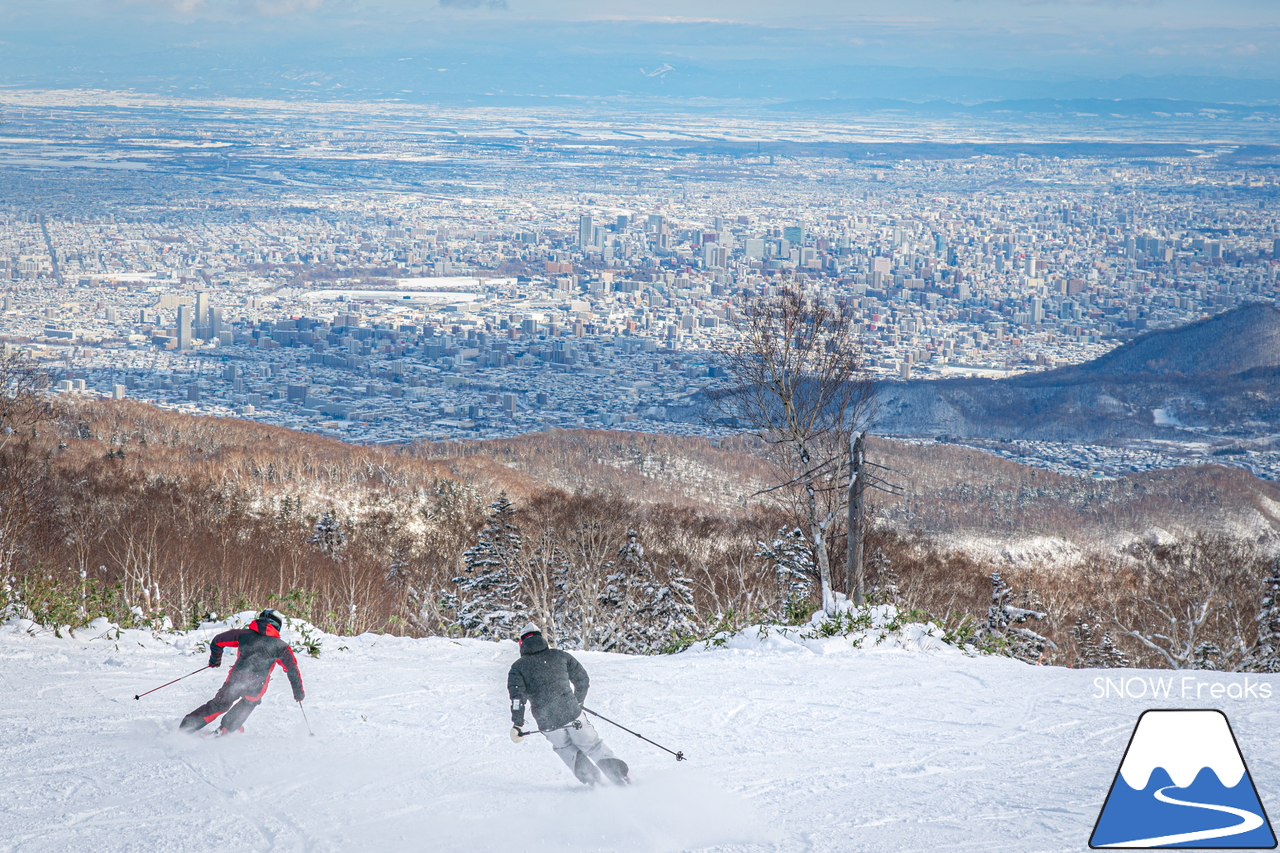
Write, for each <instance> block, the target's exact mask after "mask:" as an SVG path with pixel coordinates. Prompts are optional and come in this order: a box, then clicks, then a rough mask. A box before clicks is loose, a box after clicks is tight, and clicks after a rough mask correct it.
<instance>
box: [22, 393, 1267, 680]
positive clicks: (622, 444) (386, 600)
mask: <svg viewBox="0 0 1280 853" xmlns="http://www.w3.org/2000/svg"><path fill="white" fill-rule="evenodd" d="M870 453H871V454H872V456H873V457H874V458H875V459H876V460H877V461H878V462H879V463H880V464H882V465H883V466H884V467H885V468H886V470H889V471H892V472H893V473H892V474H891V475H890V476H892V478H893V479H895V480H896V481H897V482H898V483H899V484H901V485H903V486H904V488H903V489H902V492H903V494H902V496H901V497H896V496H892V495H887V494H885V495H881V496H880V497H878V498H877V499H876V504H875V506H874V507H873V512H872V514H873V517H874V519H875V522H876V523H875V526H874V529H873V530H872V531H871V533H870V534H869V537H868V540H867V555H868V556H867V567H868V583H869V589H870V593H871V597H872V600H873V601H875V602H881V603H892V604H894V605H896V606H897V607H898V608H900V609H901V611H902V612H903V613H905V614H912V615H913V618H920V619H932V620H933V621H935V622H936V623H938V624H939V625H941V626H943V627H944V629H945V630H946V631H947V632H948V636H950V637H951V638H952V639H953V640H954V641H955V642H961V643H963V642H968V643H974V644H976V645H980V646H981V645H985V646H986V647H987V648H990V649H991V650H995V651H1003V652H1005V653H1011V654H1017V655H1019V656H1021V657H1023V658H1024V659H1028V660H1029V661H1031V662H1039V663H1045V664H1050V663H1052V664H1062V665H1073V666H1080V665H1103V664H1111V665H1114V664H1121V663H1128V664H1135V665H1139V664H1140V665H1150V666H1171V667H1208V668H1222V669H1237V668H1254V669H1256V668H1261V667H1268V666H1273V665H1274V652H1267V650H1268V649H1271V648H1272V646H1271V645H1270V644H1272V643H1273V642H1274V635H1275V634H1276V632H1277V629H1280V625H1277V624H1276V616H1275V615H1274V614H1273V613H1272V610H1271V609H1270V602H1271V601H1272V597H1273V595H1274V593H1275V592H1277V591H1280V586H1277V585H1278V584H1280V581H1277V580H1275V578H1274V574H1275V573H1274V570H1273V568H1272V555H1273V552H1274V545H1275V539H1274V530H1275V523H1274V522H1275V519H1274V517H1273V516H1271V515H1270V512H1271V509H1270V507H1273V506H1274V505H1275V504H1273V503H1272V502H1273V501H1274V500H1275V498H1276V497H1277V496H1276V494H1275V490H1274V488H1273V487H1272V486H1270V485H1269V484H1265V483H1260V482H1259V481H1256V480H1253V478H1251V477H1249V475H1247V474H1246V473H1245V472H1240V471H1236V470H1234V469H1227V468H1217V467H1213V468H1205V469H1198V470H1197V471H1185V470H1184V471H1180V472H1155V473H1152V474H1148V475H1136V476H1134V477H1131V478H1124V479H1123V480H1120V481H1114V482H1110V483H1096V482H1091V481H1085V480H1080V479H1077V478H1070V477H1061V476H1058V475H1054V474H1050V473H1048V472H1044V471H1034V470H1032V469H1028V468H1025V467H1023V466H1019V465H1016V464H1015V463H1012V462H1009V461H1007V460H1002V459H997V458H995V457H991V456H987V455H985V454H981V453H979V452H977V451H972V450H967V449H960V448H953V447H945V446H939V445H904V444H899V443H893V442H883V441H881V442H874V443H872V445H871V450H870ZM769 477H770V472H769V470H768V467H767V465H766V464H765V463H763V462H762V461H761V456H760V454H759V453H758V448H756V447H754V446H753V444H752V442H751V440H749V439H733V440H719V441H716V440H710V439H707V440H691V439H687V438H678V439H677V438H674V437H661V436H645V435H639V434H621V433H606V432H591V431H582V432H561V431H556V432H548V433H540V434H535V435H530V436H524V437H522V438H519V439H509V440H506V441H503V442H486V443H484V444H478V443H477V444H433V445H418V446H407V447H361V446H352V445H348V444H344V443H342V442H339V441H336V440H331V439H327V438H323V437H318V436H313V435H308V434H302V433H297V432H293V431H289V430H285V429H281V428H277V427H269V426H264V425H261V424H256V423H252V422H247V421H238V420H222V419H212V418H198V417H193V416H189V415H185V414H180V413H175V412H168V411H163V410H159V409H156V408H152V407H149V406H145V405H142V404H138V403H132V402H127V401H125V402H109V401H59V402H58V403H57V404H56V405H54V406H52V407H51V408H50V409H49V410H48V412H47V416H45V417H44V419H43V420H41V421H40V422H39V423H36V424H34V425H32V427H31V428H30V429H23V430H16V431H14V432H12V433H11V434H8V435H6V436H5V437H4V441H3V445H2V446H0V496H3V497H2V498H0V577H2V578H3V589H2V594H3V595H4V597H5V598H4V599H3V600H0V605H3V606H6V607H7V608H8V609H9V610H10V611H21V613H22V615H25V616H27V617H28V618H33V619H35V621H37V622H39V623H41V624H43V625H46V626H52V627H56V626H60V625H62V626H65V625H77V624H85V623H86V622H87V621H89V620H91V619H92V618H94V617H95V616H98V615H106V616H108V617H109V618H110V619H111V620H112V621H114V622H116V623H118V624H122V625H139V626H150V627H153V628H156V629H157V630H160V629H163V628H164V627H165V626H185V627H190V626H193V625H196V624H198V623H199V622H200V621H202V620H205V619H208V618H209V617H210V616H211V615H214V614H216V615H226V614H227V613H230V612H235V611H238V610H244V609H252V608H259V607H267V606H273V607H277V608H279V609H281V610H283V611H285V612H287V613H288V614H289V615H290V616H293V617H297V618H301V619H305V620H307V621H309V622H311V623H313V624H315V625H317V626H319V627H321V628H322V629H324V630H325V631H328V632H332V633H338V634H355V633H360V632H365V631H377V632H390V633H396V634H408V635H415V636H421V635H431V634H452V635H467V636H494V637H498V636H509V634H510V631H511V629H512V628H514V627H515V625H514V624H513V623H514V622H515V621H523V620H524V619H526V618H532V619H534V620H535V621H539V622H540V623H541V624H543V625H545V626H546V627H547V629H548V631H549V632H550V633H551V634H552V635H553V636H554V637H555V638H556V640H557V641H558V642H559V643H560V644H562V645H564V646H565V647H569V648H597V649H613V650H619V651H630V652H660V651H670V650H674V649H677V648H680V647H682V646H683V645H686V644H687V643H689V642H691V641H693V640H695V639H697V638H705V637H708V636H711V635H714V634H716V633H717V632H721V631H725V630H734V629H736V628H739V627H741V626H743V625H746V624H750V623H753V622H770V623H792V624H795V623H799V622H802V621H804V620H805V619H807V617H808V615H809V614H810V613H811V612H812V611H813V610H814V609H815V608H816V598H815V597H814V596H815V590H814V577H813V566H814V555H813V554H812V553H811V548H810V547H809V545H808V543H807V542H806V541H805V539H804V537H803V536H797V535H796V534H795V533H794V530H795V527H796V522H795V518H794V517H793V516H792V514H791V513H790V511H789V509H788V507H787V505H786V504H785V502H782V501H778V500H774V499H772V498H771V497H770V496H769V495H768V494H765V495H760V494H757V493H758V492H759V491H760V489H761V487H762V484H764V483H767V481H768V480H769ZM1157 523H1159V526H1160V527H1161V529H1163V530H1172V531H1175V533H1176V535H1170V536H1167V537H1154V538H1153V537H1145V538H1144V537H1143V536H1142V535H1141V534H1142V533H1143V531H1146V530H1148V529H1149V528H1151V527H1153V526H1155V525H1157ZM1126 530H1127V531H1130V534H1129V535H1128V538H1127V539H1125V538H1124V537H1119V538H1117V537H1118V534H1119V533H1121V532H1123V531H1126ZM1104 532H1106V536H1104V535H1103V534H1104ZM1133 534H1138V535H1133ZM1031 535H1034V536H1061V537H1065V538H1064V539H1063V541H1067V540H1068V539H1072V537H1074V539H1073V540H1072V541H1074V542H1075V543H1076V544H1075V545H1074V546H1073V548H1072V549H1069V550H1068V551H1066V552H1065V556H1063V557H1061V558H1060V559H1057V560H1056V561H1037V560H1031V561H1022V562H1019V561H1016V560H1013V561H1011V560H1009V559H1005V558H1002V557H1000V556H999V555H998V554H995V553H993V552H991V551H989V550H985V551H984V550H982V549H977V550H975V549H973V548H972V547H968V546H969V545H971V544H972V542H973V541H975V537H976V538H982V537H986V539H998V538H999V537H1001V536H1004V537H1015V538H1016V537H1018V536H1031ZM1107 536H1110V537H1111V538H1110V539H1108V538H1107ZM1090 541H1092V542H1093V543H1095V545H1096V546H1097V547H1090V545H1089V543H1090ZM829 547H830V548H831V553H830V555H829V557H830V560H831V563H832V564H833V565H842V564H843V560H844V548H845V538H844V533H843V530H837V531H836V535H834V536H833V537H831V539H830V541H829ZM993 575H995V577H994V579H993ZM1260 615H1261V621H1259V616H1260ZM1269 620H1270V621H1269ZM1034 637H1039V638H1040V640H1035V639H1032V638H1034ZM1268 654H1270V655H1271V657H1267V655H1268Z"/></svg>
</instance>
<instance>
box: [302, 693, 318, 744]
mask: <svg viewBox="0 0 1280 853" xmlns="http://www.w3.org/2000/svg"><path fill="white" fill-rule="evenodd" d="M298 710H299V711H301V712H302V722H304V723H306V724H307V734H309V735H311V736H312V737H315V736H316V733H315V732H313V731H311V721H310V720H308V719H307V709H306V708H304V707H302V700H301V699H299V700H298Z"/></svg>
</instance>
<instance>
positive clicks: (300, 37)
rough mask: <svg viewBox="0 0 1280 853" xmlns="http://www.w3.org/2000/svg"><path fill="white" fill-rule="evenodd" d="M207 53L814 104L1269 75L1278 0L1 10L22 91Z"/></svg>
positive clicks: (544, 1)
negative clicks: (840, 82) (885, 74)
mask: <svg viewBox="0 0 1280 853" xmlns="http://www.w3.org/2000/svg"><path fill="white" fill-rule="evenodd" d="M214 55H216V56H218V57H221V58H222V59H221V61H222V62H223V64H224V65H226V66H227V67H228V68H229V67H230V66H232V65H236V64H237V63H240V64H243V63H246V62H247V63H250V64H255V63H256V64H257V66H258V67H260V68H263V69H265V68H269V67H270V66H271V65H272V64H273V63H275V64H279V65H282V66H283V65H289V64H295V65H296V64H299V63H301V64H302V65H304V66H306V67H312V68H314V69H316V70H317V72H318V73H319V72H324V73H330V72H333V73H336V72H335V71H334V69H335V68H336V67H337V66H335V65H334V63H336V62H339V61H342V62H349V63H357V62H363V61H366V60H371V59H372V58H380V59H381V60H391V59H395V60H404V61H407V62H419V63H427V64H433V63H435V64H438V65H439V66H440V67H450V66H453V67H452V68H451V70H450V71H449V72H435V73H437V74H446V73H450V74H455V75H456V74H458V73H459V69H460V68H461V65H462V63H464V62H466V63H467V65H468V69H470V70H469V71H468V73H469V74H470V75H471V76H470V77H468V79H471V80H472V81H473V82H472V83H470V84H468V85H473V86H475V87H478V88H481V89H483V88H486V87H487V88H494V87H495V86H496V87H499V88H501V87H502V86H506V87H508V89H511V90H512V91H514V90H515V89H518V88H520V86H522V85H523V86H524V87H525V88H534V87H536V86H537V85H542V86H543V88H545V87H546V86H547V85H551V86H552V88H555V89H557V90H558V89H560V88H563V87H564V86H565V85H567V83H566V82H565V80H566V79H567V78H572V77H573V76H574V75H579V76H581V75H587V76H591V75H592V73H593V72H592V71H591V68H592V67H593V63H594V64H597V65H598V66H599V68H600V69H601V70H600V74H603V75H609V74H621V75H623V78H625V75H626V74H632V73H633V72H634V75H635V76H639V75H641V73H642V71H641V69H643V73H644V74H648V73H649V72H650V71H652V69H654V68H659V67H661V66H662V65H663V64H668V65H671V66H673V67H674V69H675V70H676V71H675V73H676V74H681V73H683V74H686V76H687V78H688V79H687V80H686V82H688V80H691V79H692V78H693V77H696V76H697V75H698V74H703V75H709V76H707V79H708V80H709V79H710V78H711V77H712V76H716V75H719V76H718V77H717V79H720V80H721V83H723V79H721V78H724V79H728V78H727V77H724V75H732V74H747V75H750V74H752V73H754V71H753V70H752V69H755V68H771V69H793V70H796V71H797V72H803V74H802V75H801V76H802V77H804V79H805V80H807V81H809V82H806V83H804V84H803V85H802V86H801V87H800V88H801V89H802V90H804V91H801V92H799V94H814V95H821V94H824V93H823V92H821V91H818V89H819V88H820V84H819V80H820V69H823V68H829V67H837V66H839V67H883V66H889V67H899V68H923V69H933V70H937V71H939V72H941V73H942V74H944V75H956V74H961V75H964V74H970V75H971V74H979V75H987V76H990V75H992V74H995V75H997V76H999V75H1003V76H1011V75H1012V76H1014V77H1019V76H1020V77H1034V78H1037V79H1044V80H1050V81H1052V80H1068V79H1080V78H1104V79H1105V78H1117V77H1120V76H1122V75H1141V76H1145V77H1154V76H1160V75H1184V76H1185V75H1192V76H1215V77H1228V78H1254V79H1267V80H1275V79H1278V78H1280V0H1211V2H1205V0H1199V2H1193V0H894V2H884V0H881V1H880V2H863V0H785V2H783V0H771V2H764V0H686V2H677V0H643V2H642V0H597V2H591V0H0V75H2V74H4V73H8V74H9V76H10V77H11V78H12V79H11V80H10V82H12V80H13V79H17V78H13V77H12V75H13V74H18V73H20V72H21V74H22V75H25V76H23V77H22V80H23V82H24V83H25V84H30V83H31V82H33V81H34V82H37V83H38V82H39V79H38V78H39V76H40V75H41V74H48V76H49V81H50V85H53V84H56V83H57V81H58V80H63V79H70V78H68V77H67V73H69V72H68V69H71V68H79V67H82V66H83V67H88V66H89V65H94V64H98V65H101V64H102V63H103V61H105V60H111V59H113V58H114V59H116V60H117V61H116V62H115V63H113V64H112V68H114V69H116V70H122V69H125V68H128V69H131V70H130V73H132V74H135V75H143V76H146V74H147V72H148V68H147V67H146V63H147V62H148V61H153V62H154V63H156V65H155V67H154V68H152V69H150V71H151V72H154V73H155V74H161V75H163V74H166V73H169V71H171V70H172V69H173V68H177V67H179V66H180V67H182V68H184V69H187V70H185V71H183V72H182V73H184V74H190V73H192V71H191V69H192V68H198V65H199V63H198V62H195V60H194V59H193V57H196V56H209V57H212V56H214ZM147 57H153V59H152V60H148V59H147ZM175 57H177V59H176V60H175ZM6 61H7V64H6ZM209 61H210V62H213V61H214V60H213V59H212V58H211V59H210V60H209ZM33 62H34V65H32V63H33ZM473 63H474V64H486V65H487V67H486V69H485V71H484V73H483V74H480V73H479V72H476V71H475V69H474V68H471V66H472V64H473ZM25 66H30V67H29V68H28V69H27V70H26V71H23V70H22V68H23V67H25ZM217 67H221V66H217ZM351 67H354V66H351ZM214 68H215V66H210V69H211V71H212V70H213V69H214ZM623 68H626V69H632V70H631V71H627V72H625V74H624V72H623V71H622V70H621V69H623ZM566 69H572V71H567V70H566ZM609 69H616V70H609ZM223 70H224V71H225V70H227V69H226V68H224V69H223ZM99 71H100V73H104V74H106V73H109V71H108V69H106V68H103V69H99ZM544 74H545V75H546V78H545V81H544V82H543V83H542V84H538V83H536V80H539V79H542V77H541V76H540V75H544ZM566 75H567V76H566ZM804 75H808V76H804ZM815 75H817V76H815ZM384 76H385V75H384ZM481 78H483V79H481ZM623 78H619V79H620V80H622V83H621V84H620V85H628V84H626V81H625V79H623ZM458 79H461V78H458ZM669 79H671V80H674V79H675V78H674V77H669ZM744 79H745V78H744ZM796 79H800V78H796ZM570 82H571V80H570ZM459 85H462V84H461V83H460V84H459ZM839 89H840V87H839V86H837V87H836V90H833V91H837V93H838V94H846V93H845V92H840V91H839ZM922 91H923V90H922ZM828 96H829V94H828Z"/></svg>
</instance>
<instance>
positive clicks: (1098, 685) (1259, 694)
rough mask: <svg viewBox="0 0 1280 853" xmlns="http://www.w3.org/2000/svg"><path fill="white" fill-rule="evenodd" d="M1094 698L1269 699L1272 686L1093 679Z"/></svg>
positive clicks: (1253, 682) (1176, 679)
mask: <svg viewBox="0 0 1280 853" xmlns="http://www.w3.org/2000/svg"><path fill="white" fill-rule="evenodd" d="M1093 698H1094V699H1240V700H1245V699H1270V698H1271V685H1270V684H1266V683H1263V682H1260V681H1258V680H1256V679H1250V678H1249V677H1248V676H1245V677H1244V680H1243V681H1229V682H1225V683H1224V682H1221V681H1205V680H1203V679H1201V678H1198V677H1196V676H1194V675H1184V676H1181V677H1173V676H1171V677H1169V678H1160V677H1158V676H1149V675H1148V676H1136V675H1135V676H1132V677H1130V678H1124V677H1120V678H1108V677H1105V676H1101V675H1100V676H1098V677H1097V678H1095V679H1094V680H1093Z"/></svg>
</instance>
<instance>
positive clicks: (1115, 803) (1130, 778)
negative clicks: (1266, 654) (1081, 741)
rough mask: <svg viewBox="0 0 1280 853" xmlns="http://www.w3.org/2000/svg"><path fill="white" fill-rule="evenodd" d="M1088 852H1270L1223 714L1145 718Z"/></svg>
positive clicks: (1262, 817) (1254, 794)
mask: <svg viewBox="0 0 1280 853" xmlns="http://www.w3.org/2000/svg"><path fill="white" fill-rule="evenodd" d="M1089 846H1090V847H1092V848H1094V849H1112V848H1120V847H1125V848H1135V847H1195V848H1199V849H1205V848H1214V849H1235V850H1270V849H1272V848H1274V847H1275V846H1276V836H1275V833H1273V832H1272V831H1271V822H1270V821H1268V820H1267V813H1266V812H1265V811H1264V810H1263V808H1262V802H1261V801H1260V800H1259V799H1258V791H1257V789H1255V788H1254V786H1253V779H1252V778H1251V777H1250V776H1249V768H1247V767H1245V764H1244V756H1243V755H1241V754H1240V746H1239V745H1238V744H1237V743H1236V738H1235V735H1234V734H1233V733H1232V731H1231V724H1230V723H1228V722H1227V716H1226V714H1223V713H1222V712H1221V711H1146V712H1144V713H1143V714H1142V716H1141V717H1139V718H1138V725H1137V726H1136V727H1135V728H1134V730H1133V737H1131V738H1130V739H1129V747H1128V748H1127V749H1126V750H1125V753H1124V759H1123V760H1122V761H1121V762H1120V771H1119V772H1118V773H1116V778H1115V781H1113V782H1112V783H1111V791H1110V792H1109V793H1108V794H1107V801H1106V803H1104V804H1103V806H1102V813H1101V814H1100V815H1098V823H1097V825H1096V826H1094V828H1093V836H1092V837H1091V838H1090V839H1089Z"/></svg>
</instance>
